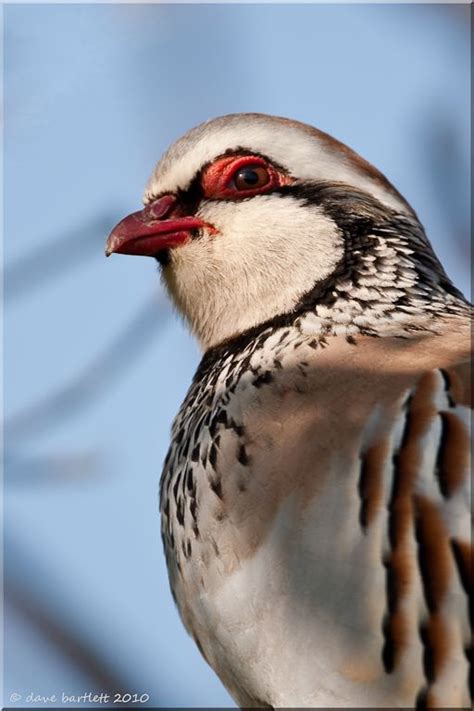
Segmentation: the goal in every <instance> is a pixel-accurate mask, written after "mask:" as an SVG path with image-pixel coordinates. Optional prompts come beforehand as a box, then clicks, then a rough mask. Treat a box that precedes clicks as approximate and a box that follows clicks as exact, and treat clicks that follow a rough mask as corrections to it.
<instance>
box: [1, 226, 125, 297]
mask: <svg viewBox="0 0 474 711" xmlns="http://www.w3.org/2000/svg"><path fill="white" fill-rule="evenodd" d="M113 224H114V222H113V218H111V219H109V218H108V217H107V216H105V215H104V216H101V217H98V218H97V217H96V218H94V220H91V221H90V222H88V223H85V224H84V225H83V226H82V227H80V228H77V229H75V230H71V231H70V232H69V233H68V234H66V235H65V236H61V237H59V238H56V239H53V240H50V241H49V242H47V243H41V246H39V247H36V248H35V249H33V250H32V251H30V253H29V254H28V256H26V257H23V258H22V259H19V260H17V261H16V262H15V263H14V264H12V265H11V266H10V267H6V268H5V272H4V285H5V292H4V295H5V304H6V305H8V303H9V301H11V300H13V299H17V298H21V297H22V296H25V295H28V296H29V295H30V294H31V293H32V291H33V290H34V289H37V288H38V287H40V286H42V285H43V284H45V283H50V282H51V281H52V279H54V278H57V277H61V276H63V275H64V274H65V273H66V271H67V270H68V269H69V270H70V269H74V268H77V267H78V266H79V265H81V264H82V263H83V262H85V261H86V260H88V259H91V258H92V257H94V256H97V254H98V252H100V251H101V250H102V251H103V246H104V244H105V237H104V235H106V234H107V232H108V231H109V230H110V228H111V227H112V226H113Z"/></svg>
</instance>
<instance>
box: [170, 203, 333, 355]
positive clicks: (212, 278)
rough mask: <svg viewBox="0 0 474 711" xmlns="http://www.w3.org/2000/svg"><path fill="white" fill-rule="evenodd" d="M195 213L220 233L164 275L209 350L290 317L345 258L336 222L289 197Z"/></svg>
mask: <svg viewBox="0 0 474 711" xmlns="http://www.w3.org/2000/svg"><path fill="white" fill-rule="evenodd" d="M198 215H199V217H202V218H203V219H204V220H206V221H208V222H210V223H211V224H212V225H213V226H214V227H216V228H217V230H218V231H219V232H218V234H215V235H211V234H203V235H202V237H200V238H199V239H196V240H194V241H192V242H190V243H189V244H187V245H185V246H183V247H180V248H178V249H175V250H173V255H172V266H171V267H170V268H169V269H168V270H166V272H165V275H164V276H165V280H166V282H167V286H168V289H169V291H170V292H171V295H172V297H173V298H174V300H175V302H176V303H177V305H178V308H179V309H180V310H181V311H182V312H183V314H184V315H185V317H186V319H187V320H188V322H189V323H190V325H191V328H192V329H193V331H194V332H195V333H196V335H197V336H198V338H199V339H200V341H201V342H202V343H203V345H204V346H205V347H209V346H210V345H213V344H215V343H218V342H220V341H222V340H224V339H225V338H229V337H230V336H232V335H235V334H237V333H241V332H242V331H245V330H246V329H248V328H251V327H252V326H255V325H257V324H259V323H263V322H264V321H266V320H268V319H271V318H273V317H274V316H276V315H278V314H282V313H287V312H290V311H291V310H292V309H293V308H294V307H295V306H296V304H297V303H298V301H299V300H300V299H301V297H302V296H303V295H304V294H306V293H307V292H309V291H310V290H311V289H312V288H313V287H314V285H315V283H316V282H318V281H320V280H322V279H324V278H325V277H327V276H329V275H330V274H331V273H332V272H333V271H334V269H335V267H336V266H337V264H338V263H339V262H340V260H341V258H342V256H343V252H344V243H343V238H342V235H341V233H340V230H339V228H338V227H337V225H336V223H335V222H334V221H333V220H332V219H331V218H329V217H328V216H327V215H325V214H324V212H323V211H322V209H321V208H320V207H318V206H308V205H306V204H304V203H303V202H302V201H300V200H297V199H295V198H293V197H291V196H288V195H286V196H284V197H280V196H278V195H265V196H258V197H255V198H252V199H250V200H244V201H242V202H225V201H222V202H209V203H207V204H204V205H203V206H202V207H201V208H200V210H199V211H198Z"/></svg>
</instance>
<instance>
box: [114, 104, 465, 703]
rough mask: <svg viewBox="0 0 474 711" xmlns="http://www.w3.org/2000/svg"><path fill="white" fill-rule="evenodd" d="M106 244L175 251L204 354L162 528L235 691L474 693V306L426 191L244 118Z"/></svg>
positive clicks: (406, 697) (204, 131)
mask: <svg viewBox="0 0 474 711" xmlns="http://www.w3.org/2000/svg"><path fill="white" fill-rule="evenodd" d="M106 253H107V255H110V254H112V253H119V254H133V255H142V256H148V257H152V258H154V259H155V260H156V262H157V263H158V265H159V271H160V272H161V278H162V281H163V283H164V285H165V288H166V289H167V291H168V293H169V295H170V298H171V300H172V301H173V302H174V304H175V306H176V307H177V310H178V311H179V313H180V314H181V315H182V317H183V318H184V320H185V322H186V323H187V324H188V326H189V328H190V330H191V331H192V333H193V334H194V335H195V336H196V338H197V340H198V342H199V344H200V347H201V349H202V352H203V355H202V360H201V362H200V364H199V366H198V368H197V371H196V373H195V376H194V379H193V381H192V383H191V385H190V388H189V391H188V393H187V395H186V397H185V400H184V402H183V404H182V406H181V408H180V410H179V412H178V414H177V416H176V418H175V420H174V423H173V425H172V432H171V443H170V447H169V450H168V453H167V456H166V459H165V462H164V465H163V473H162V476H161V480H160V512H161V531H162V538H163V542H164V550H165V555H166V561H167V568H168V574H169V581H170V587H171V591H172V594H173V597H174V600H175V602H176V604H177V607H178V610H179V613H180V616H181V619H182V621H183V623H184V625H185V627H186V629H187V631H188V632H189V634H190V635H191V636H192V637H193V639H194V641H195V643H196V645H197V646H198V648H199V650H200V652H201V654H202V655H203V657H204V659H205V660H206V661H207V662H208V664H209V665H210V666H211V667H212V668H213V669H214V671H215V672H216V674H217V675H218V677H219V678H220V680H221V681H222V683H223V684H224V686H225V687H226V688H227V690H228V692H229V693H230V695H231V696H232V697H233V699H234V700H235V702H236V703H237V704H238V705H240V706H241V707H263V708H278V707H295V708H296V707H313V708H317V707H326V708H328V707H329V708H349V707H350V708H358V707H361V708H362V707H363V708H384V707H392V708H394V707H405V708H447V707H448V708H463V707H470V698H471V697H470V694H472V671H470V669H471V666H470V664H471V663H472V649H473V647H472V637H471V632H470V623H471V622H472V610H471V608H470V606H469V591H470V584H471V583H470V561H471V548H470V531H471V523H470V505H469V504H470V498H469V449H470V447H469V441H470V433H469V421H470V420H469V417H470V410H471V408H472V404H471V399H470V387H469V385H470V353H471V345H470V328H471V326H470V324H471V315H472V309H471V306H470V304H469V302H468V301H467V300H466V298H465V297H464V296H463V295H462V293H461V292H460V291H459V290H458V289H457V288H456V287H455V286H454V284H453V283H452V281H451V280H450V279H449V277H448V276H447V274H446V272H445V270H444V268H443V266H442V264H441V263H440V261H439V259H438V257H437V256H436V254H435V252H434V251H433V248H432V246H431V244H430V242H429V240H428V238H427V236H426V234H425V231H424V228H423V226H422V224H421V223H420V221H419V219H418V217H417V215H416V213H415V211H414V210H413V208H412V207H411V206H410V204H409V203H408V202H407V201H406V200H405V198H404V197H403V196H402V195H401V194H400V193H399V192H398V190H397V189H396V188H395V187H394V186H393V185H392V184H391V183H390V182H389V180H388V179H387V178H386V177H385V176H384V175H383V174H382V173H381V172H380V171H379V170H378V169H377V168H375V167H374V166H372V165H371V164H370V163H369V162H367V161H366V160H364V159H363V158H362V157H360V156H359V155H358V154H357V153H356V152H355V151H353V150H352V149H350V148H349V147H347V146H346V145H344V144H343V143H341V142H339V141H338V140H336V139H335V138H333V137H331V136H330V135H329V134H327V133H324V132H323V131H321V130H319V129H317V128H314V127H313V126H310V125H308V124H304V123H301V122H298V121H296V120H293V119H287V118H281V117H276V116H269V115H265V114H256V113H245V114H244V113H242V114H230V115H226V116H221V117H218V118H214V119H211V120H209V121H206V122H204V123H203V124H201V125H199V126H197V127H195V128H193V129H191V130H190V131H189V132H188V133H186V134H185V135H184V136H183V137H181V138H179V139H178V140H177V141H176V142H175V143H174V144H172V145H171V147H170V148H169V149H168V150H167V151H166V152H165V153H164V155H163V157H162V158H161V160H160V161H159V162H158V164H157V166H156V168H155V169H154V172H153V173H152V176H151V178H150V180H149V182H148V184H147V187H146V190H145V196H144V207H143V209H141V210H139V211H137V212H135V213H133V214H132V215H129V216H128V217H126V218H124V219H123V220H122V221H121V222H119V223H118V225H117V226H116V227H115V228H114V229H113V230H112V232H111V233H110V235H109V237H108V240H107V249H106Z"/></svg>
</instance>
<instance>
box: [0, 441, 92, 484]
mask: <svg viewBox="0 0 474 711" xmlns="http://www.w3.org/2000/svg"><path fill="white" fill-rule="evenodd" d="M4 457H5V459H4V461H5V464H4V484H5V486H9V485H11V484H15V485H18V484H20V485H28V486H36V485H38V484H41V485H44V484H54V485H56V484H64V483H71V482H72V481H75V480H80V481H81V483H83V482H84V481H85V480H86V479H92V478H93V477H95V476H97V473H98V471H99V463H100V458H99V456H98V454H97V453H96V452H81V453H78V454H76V455H72V454H71V455H50V456H44V457H41V456H38V455H36V456H32V457H25V456H23V455H21V454H20V455H19V454H18V453H17V452H16V451H13V452H12V451H10V450H8V449H7V450H6V452H5V455H4Z"/></svg>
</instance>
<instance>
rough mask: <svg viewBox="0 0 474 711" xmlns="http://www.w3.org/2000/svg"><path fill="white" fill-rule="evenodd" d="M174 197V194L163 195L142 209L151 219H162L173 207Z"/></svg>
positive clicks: (174, 203)
mask: <svg viewBox="0 0 474 711" xmlns="http://www.w3.org/2000/svg"><path fill="white" fill-rule="evenodd" d="M176 202H177V200H176V197H175V196H174V195H163V196H162V197H160V198H158V200H155V201H154V202H152V203H151V204H150V205H147V207H146V208H145V209H144V211H143V212H144V213H145V215H146V217H148V218H150V219H152V220H162V219H163V218H164V217H166V216H167V215H168V214H169V213H170V212H171V210H172V209H173V207H174V206H175V205H176Z"/></svg>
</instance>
